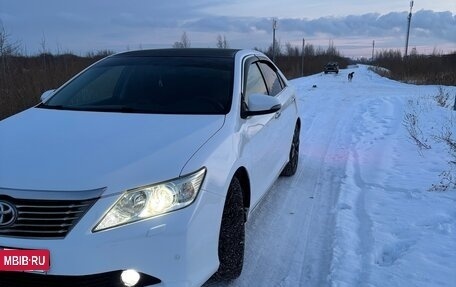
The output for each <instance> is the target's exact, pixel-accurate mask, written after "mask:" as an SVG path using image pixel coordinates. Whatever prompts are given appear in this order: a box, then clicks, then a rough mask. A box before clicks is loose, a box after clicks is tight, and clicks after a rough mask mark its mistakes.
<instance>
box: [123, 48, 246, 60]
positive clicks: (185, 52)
mask: <svg viewBox="0 0 456 287" xmlns="http://www.w3.org/2000/svg"><path fill="white" fill-rule="evenodd" d="M238 51H239V50H236V49H216V48H182V49H152V50H137V51H130V52H124V53H119V54H116V55H114V57H117V56H122V57H211V58H234V55H236V53H237V52H238Z"/></svg>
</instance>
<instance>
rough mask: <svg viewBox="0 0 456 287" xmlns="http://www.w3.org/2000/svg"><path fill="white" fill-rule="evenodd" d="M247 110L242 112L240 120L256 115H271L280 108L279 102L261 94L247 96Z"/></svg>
mask: <svg viewBox="0 0 456 287" xmlns="http://www.w3.org/2000/svg"><path fill="white" fill-rule="evenodd" d="M248 107H249V109H248V110H246V111H243V112H242V118H246V117H250V116H258V115H266V114H272V113H275V112H277V111H279V110H280V109H281V108H282V105H281V104H280V102H279V100H278V99H277V98H275V97H271V96H268V95H263V94H252V95H250V96H249V104H248Z"/></svg>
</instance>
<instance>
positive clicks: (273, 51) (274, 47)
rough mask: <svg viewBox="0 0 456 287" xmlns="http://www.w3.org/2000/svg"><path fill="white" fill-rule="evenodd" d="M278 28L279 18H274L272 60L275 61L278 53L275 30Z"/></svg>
mask: <svg viewBox="0 0 456 287" xmlns="http://www.w3.org/2000/svg"><path fill="white" fill-rule="evenodd" d="M276 29H277V19H276V18H274V19H272V61H273V62H275V54H276V39H275V31H276Z"/></svg>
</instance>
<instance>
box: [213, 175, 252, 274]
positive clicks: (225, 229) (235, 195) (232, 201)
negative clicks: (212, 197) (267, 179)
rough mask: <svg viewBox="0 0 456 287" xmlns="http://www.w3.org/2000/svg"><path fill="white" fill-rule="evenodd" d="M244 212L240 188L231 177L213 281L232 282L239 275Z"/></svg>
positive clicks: (242, 262) (242, 255)
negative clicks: (217, 266)
mask: <svg viewBox="0 0 456 287" xmlns="http://www.w3.org/2000/svg"><path fill="white" fill-rule="evenodd" d="M244 240H245V211H244V199H243V193H242V186H241V184H240V182H239V180H238V179H237V178H236V177H233V179H232V180H231V183H230V187H229V188H228V193H227V196H226V200H225V206H224V208H223V216H222V224H221V226H220V235H219V247H218V255H219V261H220V265H219V269H218V270H217V272H216V273H215V274H214V276H213V279H215V280H217V281H220V280H232V279H236V278H238V277H239V276H240V275H241V272H242V266H243V264H244V245H245V243H244Z"/></svg>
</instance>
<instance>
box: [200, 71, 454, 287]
mask: <svg viewBox="0 0 456 287" xmlns="http://www.w3.org/2000/svg"><path fill="white" fill-rule="evenodd" d="M352 71H355V76H354V80H353V82H348V81H347V74H348V73H349V72H352ZM293 84H294V85H295V86H296V88H297V92H298V99H299V106H300V112H301V121H302V128H301V151H300V163H299V167H298V172H297V174H296V175H295V176H294V177H291V178H279V179H278V181H277V182H276V184H275V185H274V186H273V188H272V189H271V190H270V192H269V193H268V195H267V196H266V197H265V199H264V201H263V202H262V203H261V204H260V205H259V206H258V208H257V209H256V210H255V213H254V215H253V216H252V217H250V219H249V222H248V223H247V230H246V236H247V238H246V254H245V263H244V264H245V265H244V270H243V273H242V275H241V277H240V278H239V279H237V280H234V281H232V282H229V283H213V284H206V285H205V286H213V287H222V286H273V287H275V286H405V285H403V284H405V282H407V281H406V280H412V281H409V283H410V282H412V285H413V286H416V285H415V283H413V282H414V281H413V280H417V282H420V281H419V280H423V278H424V279H428V281H424V282H425V283H426V282H428V283H429V282H431V283H432V282H434V281H433V280H432V279H430V278H431V277H432V274H433V273H434V272H436V270H439V271H438V272H440V273H441V275H442V276H443V278H441V279H439V280H440V281H435V282H439V283H442V282H443V284H437V285H441V286H456V277H455V275H453V274H452V273H451V270H450V269H451V268H453V267H456V266H455V265H456V263H455V262H456V260H454V262H453V261H451V262H452V263H451V262H450V261H448V262H447V261H446V260H447V259H446V258H447V257H448V256H450V257H449V258H455V259H456V256H455V255H454V253H455V252H454V251H449V250H451V249H452V248H454V247H456V240H454V239H451V238H454V234H452V230H454V229H455V227H456V213H455V212H451V204H454V202H455V196H454V193H453V195H452V196H451V197H450V199H449V200H450V201H446V200H447V199H445V198H446V197H445V196H444V198H443V199H442V198H437V199H435V198H434V199H433V200H434V201H435V204H438V205H439V206H444V207H445V208H446V209H448V212H446V209H444V210H443V211H442V212H441V216H440V217H437V219H435V220H434V221H431V222H432V224H436V225H438V224H440V223H441V222H440V221H439V219H441V220H443V221H444V222H445V223H446V224H447V225H445V226H444V227H443V228H444V234H441V235H442V236H445V235H448V236H449V237H448V238H446V237H442V238H440V239H441V240H442V244H443V247H444V248H445V249H444V250H447V249H448V250H447V251H448V252H447V253H446V254H444V255H441V257H442V258H440V257H439V258H437V259H435V260H437V261H438V264H441V265H442V266H445V268H444V269H443V270H442V269H441V268H440V267H441V266H440V265H438V264H434V265H435V266H434V265H432V266H434V267H433V268H431V269H429V270H428V269H427V266H428V265H427V263H426V261H425V263H423V264H421V265H420V264H418V265H417V267H418V271H415V270H414V266H413V264H414V262H413V260H415V259H416V255H417V254H418V255H420V252H422V253H425V251H427V249H426V247H423V248H424V249H422V250H417V251H416V252H410V251H409V250H410V249H412V247H414V246H417V245H418V243H419V240H420V238H423V237H425V236H427V235H429V234H430V233H429V234H428V233H425V232H424V233H423V232H421V233H419V232H418V231H419V230H423V228H421V229H420V227H419V226H420V225H418V224H417V226H418V227H417V228H416V229H417V230H418V231H416V232H415V231H413V230H412V231H410V232H409V233H407V232H405V233H402V234H400V235H398V234H397V233H398V232H399V231H400V230H401V229H402V230H403V229H404V228H403V227H404V226H405V227H406V228H409V229H410V227H409V226H408V224H409V223H410V219H409V218H408V217H406V218H405V220H404V221H403V222H401V220H398V219H397V218H398V217H399V218H400V217H401V214H400V210H399V211H398V208H397V207H396V206H394V203H392V202H393V201H394V200H399V197H404V198H405V199H404V200H411V201H413V200H415V199H416V197H415V198H413V196H412V198H411V199H410V198H409V197H410V196H409V195H410V194H417V193H418V192H422V191H425V188H422V186H421V189H419V188H420V185H423V184H424V185H425V184H428V186H429V182H432V180H433V176H434V175H435V174H438V171H439V169H436V168H435V166H440V165H441V164H442V163H445V160H444V159H443V160H442V159H439V158H435V155H434V156H433V164H434V167H432V166H431V167H429V168H426V166H424V168H422V170H421V172H417V173H413V172H412V171H410V167H411V166H412V167H413V166H414V165H416V164H418V163H419V160H420V159H419V156H418V153H417V152H416V151H415V150H414V146H413V145H411V144H410V143H409V142H408V138H407V136H406V135H405V134H404V129H403V126H402V120H403V117H404V112H405V109H406V107H407V102H408V100H409V98H408V97H407V96H410V95H417V94H418V95H420V94H426V93H431V92H433V91H434V90H435V87H429V86H424V87H419V86H413V85H406V84H401V83H397V82H394V81H390V80H387V79H384V78H381V77H379V76H378V75H376V74H374V73H372V72H370V71H368V70H367V68H366V67H364V66H361V67H359V68H352V69H346V70H341V71H340V73H339V74H338V75H335V74H328V75H324V74H318V75H314V76H310V77H306V78H302V79H298V80H295V81H293ZM313 85H316V87H313ZM453 90H454V91H455V92H456V89H453ZM407 144H408V146H407ZM412 150H413V151H412ZM407 151H408V152H407ZM404 155H406V156H407V158H408V162H405V159H404V158H403V156H404ZM437 157H439V156H437ZM440 157H441V158H444V156H440ZM410 158H417V159H416V160H410ZM421 160H422V159H421ZM429 170H432V171H433V173H432V172H431V173H430V172H429ZM407 173H408V174H407ZM435 176H437V175H435ZM415 178H416V179H415ZM410 180H412V181H413V182H414V183H409V181H410ZM426 180H427V181H426ZM420 198H422V197H420ZM379 200H381V203H378V201H379ZM389 200H390V201H391V204H390V205H391V209H388V206H386V208H383V209H382V204H387V203H388V202H389ZM401 200H402V199H401ZM419 202H421V201H419ZM416 203H417V202H416V201H415V202H412V203H411V204H416ZM404 204H405V205H407V202H406V201H404ZM411 206H412V205H411ZM414 208H416V209H417V210H413V209H412V208H410V209H409V211H411V210H412V211H413V212H418V213H419V212H420V207H419V206H417V207H414ZM430 208H431V209H432V207H430ZM413 212H412V213H411V214H408V216H409V217H411V218H414V217H416V214H414V213H413ZM383 213H384V214H383ZM423 220H425V219H423ZM394 224H398V225H397V226H396V229H394V228H393V229H391V226H392V225H394ZM400 224H402V225H403V226H401V225H400ZM412 226H413V225H412ZM452 228H453V229H452ZM414 232H415V233H414ZM445 232H446V233H445ZM431 235H433V234H430V235H429V236H431ZM451 235H453V237H451ZM388 236H390V238H388ZM398 236H402V237H401V238H399V239H398V238H397V237H398ZM449 238H450V239H449ZM430 240H433V238H430ZM384 243H388V244H384ZM423 244H425V242H424V243H423ZM454 249H456V248H454ZM408 253H410V254H411V255H410V259H408V260H407V258H406V257H407V255H408ZM448 254H452V256H453V257H451V255H448ZM445 256H446V257H445ZM424 259H426V260H427V259H429V258H424ZM401 260H402V261H401ZM439 260H440V261H441V262H440V261H439ZM448 260H450V259H448ZM396 261H397V262H396ZM433 263H434V262H433ZM420 268H421V269H420ZM439 268H440V269H439ZM426 272H428V273H429V274H427V273H426ZM422 273H424V274H422ZM401 274H402V275H401ZM401 276H402V277H401ZM403 279H404V281H403ZM429 280H430V281H429ZM453 283H455V284H453ZM385 284H386V285H385ZM412 285H410V286H412ZM432 285H433V284H431V285H427V286H432ZM423 286H426V284H424V285H423Z"/></svg>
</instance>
